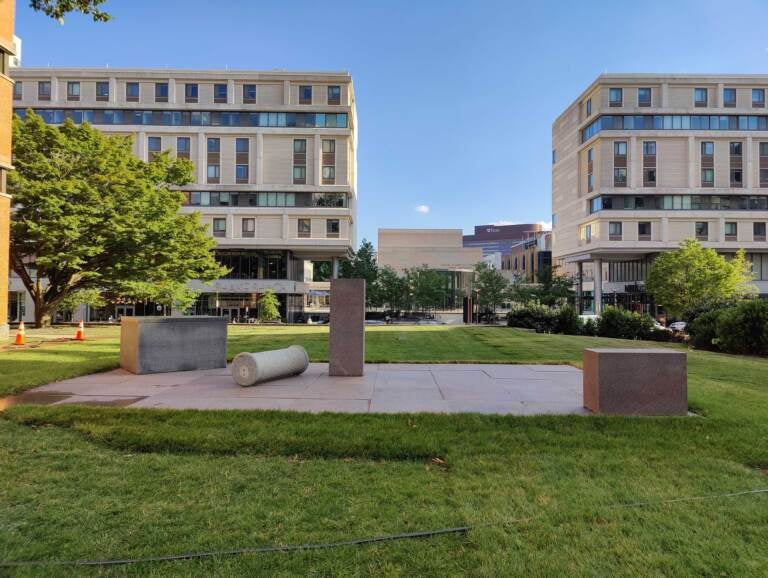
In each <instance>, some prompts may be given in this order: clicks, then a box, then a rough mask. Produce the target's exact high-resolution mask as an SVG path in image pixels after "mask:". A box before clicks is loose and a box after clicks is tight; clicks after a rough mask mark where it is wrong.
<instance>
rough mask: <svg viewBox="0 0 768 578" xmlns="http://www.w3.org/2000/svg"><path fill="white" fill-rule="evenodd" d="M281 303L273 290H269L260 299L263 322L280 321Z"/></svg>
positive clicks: (260, 316)
mask: <svg viewBox="0 0 768 578" xmlns="http://www.w3.org/2000/svg"><path fill="white" fill-rule="evenodd" d="M279 307H280V301H278V299H277V295H275V292H274V291H272V289H267V290H266V291H264V293H262V295H261V298H260V299H259V319H260V320H261V321H277V320H278V319H280V309H279Z"/></svg>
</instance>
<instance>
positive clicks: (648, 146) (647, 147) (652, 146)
mask: <svg viewBox="0 0 768 578" xmlns="http://www.w3.org/2000/svg"><path fill="white" fill-rule="evenodd" d="M643 155H645V156H654V157H655V156H656V141H653V140H647V141H644V142H643Z"/></svg>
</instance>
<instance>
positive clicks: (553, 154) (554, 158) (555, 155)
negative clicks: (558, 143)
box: [552, 149, 557, 165]
mask: <svg viewBox="0 0 768 578" xmlns="http://www.w3.org/2000/svg"><path fill="white" fill-rule="evenodd" d="M556 162H557V151H556V150H555V149H552V164H553V165H554V164H555V163H556Z"/></svg>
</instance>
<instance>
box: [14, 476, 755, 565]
mask: <svg viewBox="0 0 768 578" xmlns="http://www.w3.org/2000/svg"><path fill="white" fill-rule="evenodd" d="M765 493H768V488H758V489H754V490H744V491H741V492H728V493H725V494H710V495H706V496H688V497H682V498H670V499H668V500H649V501H645V502H631V503H627V504H609V505H608V506H607V507H608V508H640V507H645V506H658V505H663V504H675V503H680V502H693V501H702V500H714V499H718V498H734V497H738V496H746V495H754V494H765ZM534 518H535V516H531V517H528V518H517V519H506V520H502V521H499V522H488V523H486V524H475V525H474V526H458V527H456V528H441V529H439V530H425V531H421V532H408V533H402V534H389V535H386V536H374V537H370V538H358V539H354V540H342V541H339V542H323V543H317V544H289V545H286V546H262V547H253V548H237V549H232V550H211V551H207V552H187V553H182V554H168V555H165V556H147V557H143V558H115V559H111V560H19V561H2V562H0V568H11V567H20V566H121V565H126V564H139V563H145V562H171V561H177V560H191V559H198V558H212V557H214V556H239V555H243V554H270V553H276V552H296V551H300V550H305V551H306V550H331V549H334V548H343V547H347V546H365V545H368V544H374V543H377V542H394V541H397V540H414V539H423V538H434V537H436V536H446V535H452V534H453V535H455V534H467V533H469V532H470V531H471V530H477V529H479V528H489V527H492V526H500V525H503V524H510V523H520V522H528V521H531V520H533V519H534Z"/></svg>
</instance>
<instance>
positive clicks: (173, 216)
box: [8, 111, 226, 327]
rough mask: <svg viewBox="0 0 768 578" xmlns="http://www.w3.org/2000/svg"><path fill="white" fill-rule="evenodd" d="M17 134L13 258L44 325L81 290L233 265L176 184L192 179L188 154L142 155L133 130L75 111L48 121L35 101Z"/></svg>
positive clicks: (177, 280)
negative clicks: (78, 118) (222, 257)
mask: <svg viewBox="0 0 768 578" xmlns="http://www.w3.org/2000/svg"><path fill="white" fill-rule="evenodd" d="M13 142H14V164H15V167H16V170H15V171H12V172H10V173H9V175H8V192H9V193H10V194H11V195H13V211H12V217H11V266H12V267H13V270H14V271H15V272H16V273H17V274H18V275H19V277H20V278H21V280H22V282H23V283H24V286H25V288H26V289H27V291H29V293H30V295H31V296H32V300H33V302H34V304H35V324H36V326H37V327H40V326H44V325H48V324H49V323H50V318H51V314H52V313H53V312H54V311H55V310H56V308H57V307H58V306H59V303H61V301H62V300H63V299H65V298H66V297H67V296H69V295H70V294H72V293H73V292H75V291H79V290H82V289H94V288H96V289H100V290H103V291H105V292H107V293H114V294H119V293H121V292H122V291H123V290H124V288H125V286H126V284H129V283H131V282H139V281H141V282H146V283H151V284H183V283H186V282H187V281H189V280H190V279H200V280H201V281H205V282H209V281H213V280H214V279H217V278H218V277H220V276H221V275H222V274H224V273H225V272H226V269H225V268H224V267H222V266H221V265H219V264H218V263H217V262H216V259H215V258H214V254H213V248H214V247H215V245H216V243H215V241H214V240H213V239H212V238H211V237H209V236H208V234H207V233H206V227H205V226H204V225H202V224H201V223H200V220H199V216H198V215H197V214H195V213H192V214H181V213H179V208H180V207H181V204H182V201H183V196H182V194H181V193H179V192H177V191H174V190H171V188H170V187H171V186H179V185H184V184H187V183H190V182H192V172H193V166H192V164H191V163H190V162H189V161H186V160H183V159H175V158H171V156H170V155H169V154H168V153H167V152H165V153H162V154H160V155H157V156H156V157H155V158H154V159H153V160H152V161H151V162H148V163H147V162H143V161H141V160H139V159H137V158H136V157H135V156H134V155H133V152H132V142H131V137H122V136H113V137H107V136H105V135H103V134H102V133H101V132H99V131H98V130H96V129H94V128H93V127H91V126H90V125H88V124H83V125H76V124H74V123H73V122H71V121H70V120H67V121H66V122H65V123H64V124H63V125H61V126H59V127H54V126H48V125H46V124H45V123H44V122H43V120H42V119H41V118H40V117H39V116H37V115H36V114H34V113H33V112H32V111H28V112H27V115H26V120H25V121H22V120H20V119H19V118H18V117H15V118H14V121H13Z"/></svg>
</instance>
